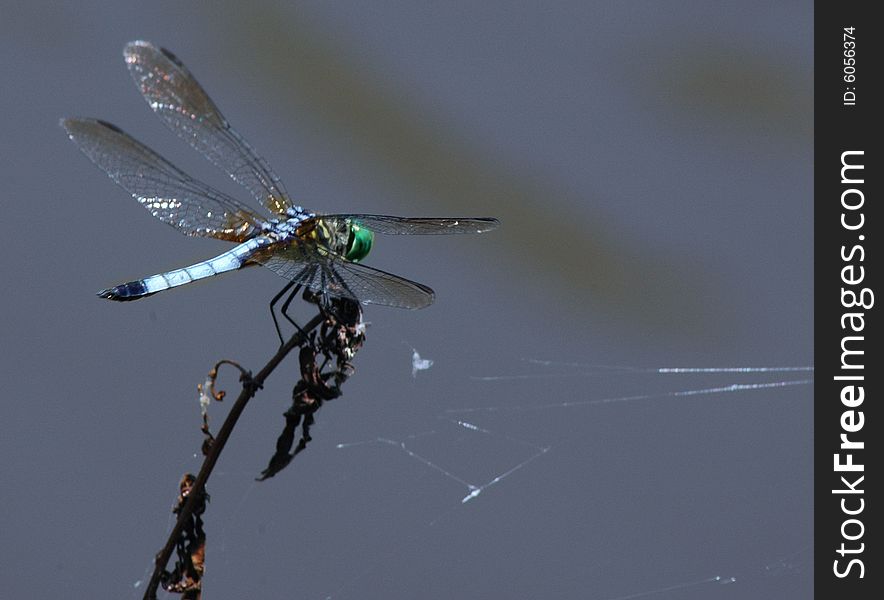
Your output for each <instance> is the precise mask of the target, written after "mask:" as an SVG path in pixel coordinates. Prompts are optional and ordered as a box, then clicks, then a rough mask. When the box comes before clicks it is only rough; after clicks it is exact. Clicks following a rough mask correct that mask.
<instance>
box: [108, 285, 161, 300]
mask: <svg viewBox="0 0 884 600" xmlns="http://www.w3.org/2000/svg"><path fill="white" fill-rule="evenodd" d="M96 295H97V296H99V297H101V298H106V299H107V300H113V301H115V302H128V301H129V300H138V299H140V298H146V297H147V296H152V295H153V292H151V293H147V290H145V289H144V284H142V283H141V282H140V281H136V282H132V283H124V284H123V285H117V286H114V287H112V288H107V289H104V290H101V291H100V292H98V293H97V294H96Z"/></svg>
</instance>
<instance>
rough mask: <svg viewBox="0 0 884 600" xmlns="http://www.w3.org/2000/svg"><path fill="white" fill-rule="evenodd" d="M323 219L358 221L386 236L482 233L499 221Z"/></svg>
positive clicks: (380, 217) (351, 216)
mask: <svg viewBox="0 0 884 600" xmlns="http://www.w3.org/2000/svg"><path fill="white" fill-rule="evenodd" d="M322 217H323V218H337V219H349V220H350V221H358V222H359V223H360V224H362V225H364V226H365V227H367V228H368V229H370V230H372V231H373V232H375V233H384V234H387V235H443V234H451V233H484V232H486V231H491V230H492V229H496V228H497V226H498V225H500V221H498V220H497V219H494V218H492V217H468V218H463V219H457V218H450V217H447V218H437V217H393V216H389V215H361V214H347V215H322Z"/></svg>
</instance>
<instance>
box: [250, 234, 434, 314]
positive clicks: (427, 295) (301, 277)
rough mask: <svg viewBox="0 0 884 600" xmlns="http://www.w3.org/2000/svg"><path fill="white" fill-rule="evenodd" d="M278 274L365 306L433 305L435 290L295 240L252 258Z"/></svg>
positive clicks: (311, 288)
mask: <svg viewBox="0 0 884 600" xmlns="http://www.w3.org/2000/svg"><path fill="white" fill-rule="evenodd" d="M253 260H255V261H257V262H259V263H260V264H262V265H264V266H265V267H267V268H268V269H270V270H271V271H274V272H275V273H276V274H277V275H279V276H281V277H284V278H285V279H288V280H290V281H294V282H295V283H298V284H301V285H303V286H304V287H306V288H308V289H310V290H312V291H314V292H317V293H322V292H325V293H327V294H328V295H330V296H334V297H338V298H347V299H349V300H354V301H356V302H360V303H362V304H380V305H383V306H393V307H396V308H412V309H414V308H424V307H426V306H429V305H430V304H432V303H433V298H434V293H433V290H432V289H430V288H428V287H427V286H425V285H422V284H420V283H417V282H415V281H410V280H408V279H405V278H402V277H399V276H398V275H393V274H391V273H387V272H385V271H381V270H380V269H373V268H371V267H367V266H365V265H362V264H359V263H354V262H351V261H349V260H347V259H345V258H344V257H342V256H338V255H335V254H321V253H320V252H319V251H318V250H317V248H316V247H315V246H314V245H312V244H308V243H304V242H298V241H293V242H292V243H291V244H290V245H289V246H288V247H286V248H284V249H276V250H275V251H274V252H269V253H267V254H264V255H261V254H260V253H259V254H258V255H257V256H256V257H255V258H254V259H253Z"/></svg>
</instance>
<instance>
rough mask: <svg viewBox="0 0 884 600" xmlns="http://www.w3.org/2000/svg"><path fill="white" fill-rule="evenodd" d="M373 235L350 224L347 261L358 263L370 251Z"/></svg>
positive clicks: (368, 230) (359, 226)
mask: <svg viewBox="0 0 884 600" xmlns="http://www.w3.org/2000/svg"><path fill="white" fill-rule="evenodd" d="M373 241H374V234H373V233H372V232H371V229H366V228H365V227H363V226H362V225H359V224H358V223H350V235H349V237H348V238H347V253H346V255H345V256H346V257H347V260H352V261H353V262H359V261H360V260H362V259H363V258H365V257H366V256H368V253H369V252H370V251H371V244H372V242H373Z"/></svg>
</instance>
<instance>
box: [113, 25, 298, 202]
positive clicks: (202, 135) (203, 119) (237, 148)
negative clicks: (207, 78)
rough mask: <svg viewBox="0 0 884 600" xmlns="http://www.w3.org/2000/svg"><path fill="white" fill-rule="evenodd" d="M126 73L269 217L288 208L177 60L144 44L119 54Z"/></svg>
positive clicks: (276, 183)
mask: <svg viewBox="0 0 884 600" xmlns="http://www.w3.org/2000/svg"><path fill="white" fill-rule="evenodd" d="M123 56H124V57H125V59H126V65H127V66H128V67H129V73H131V75H132V78H133V79H134V80H135V84H136V85H137V86H138V89H139V91H140V92H141V94H142V95H143V96H144V99H145V100H147V103H148V105H150V107H151V108H152V109H153V110H154V112H156V113H157V114H158V115H159V116H160V118H161V119H162V120H163V122H164V123H165V124H166V126H167V127H169V129H171V130H172V131H174V132H175V133H176V134H177V135H178V137H180V138H181V139H183V140H184V141H186V142H187V143H188V144H190V145H191V146H193V148H194V149H196V150H197V151H198V152H200V153H202V154H203V155H204V156H205V157H206V158H208V159H209V160H210V161H211V162H212V163H214V164H215V166H217V167H218V168H220V169H221V170H223V171H225V172H226V173H227V174H228V175H230V177H232V178H233V179H234V180H235V181H237V182H238V183H240V184H242V185H243V186H245V187H246V188H247V189H248V190H249V191H250V192H251V193H252V195H253V196H254V197H255V198H256V199H257V200H258V201H259V202H261V204H262V205H263V206H265V207H267V208H268V209H269V210H270V211H271V212H273V213H274V214H276V215H283V214H285V212H286V209H287V208H289V207H290V206H291V205H292V202H291V200H290V199H289V197H288V194H287V193H286V191H285V188H284V187H283V185H282V182H281V181H280V179H279V177H277V176H276V174H274V172H273V170H272V169H271V168H270V165H269V164H268V163H267V161H265V160H264V159H263V158H262V157H261V156H259V155H258V153H257V152H255V151H254V150H253V149H252V147H251V146H249V144H248V143H247V142H246V141H245V140H244V139H243V138H242V137H241V136H240V135H239V134H238V133H237V132H236V131H235V130H234V129H233V128H232V127H231V126H230V124H229V123H228V122H227V119H225V118H224V116H223V115H222V114H221V111H219V110H218V107H216V106H215V103H214V102H212V100H211V98H209V96H208V94H206V92H205V90H203V88H202V87H201V86H200V84H199V83H197V81H196V79H195V78H194V77H193V75H191V74H190V72H189V71H188V70H187V68H186V67H185V66H184V65H183V64H182V63H181V61H180V60H178V58H177V57H176V56H175V55H174V54H172V53H171V52H169V51H168V50H166V49H165V48H158V47H157V46H154V45H153V44H151V43H150V42H143V41H137V42H130V43H128V44H127V45H126V48H125V49H124V50H123Z"/></svg>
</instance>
